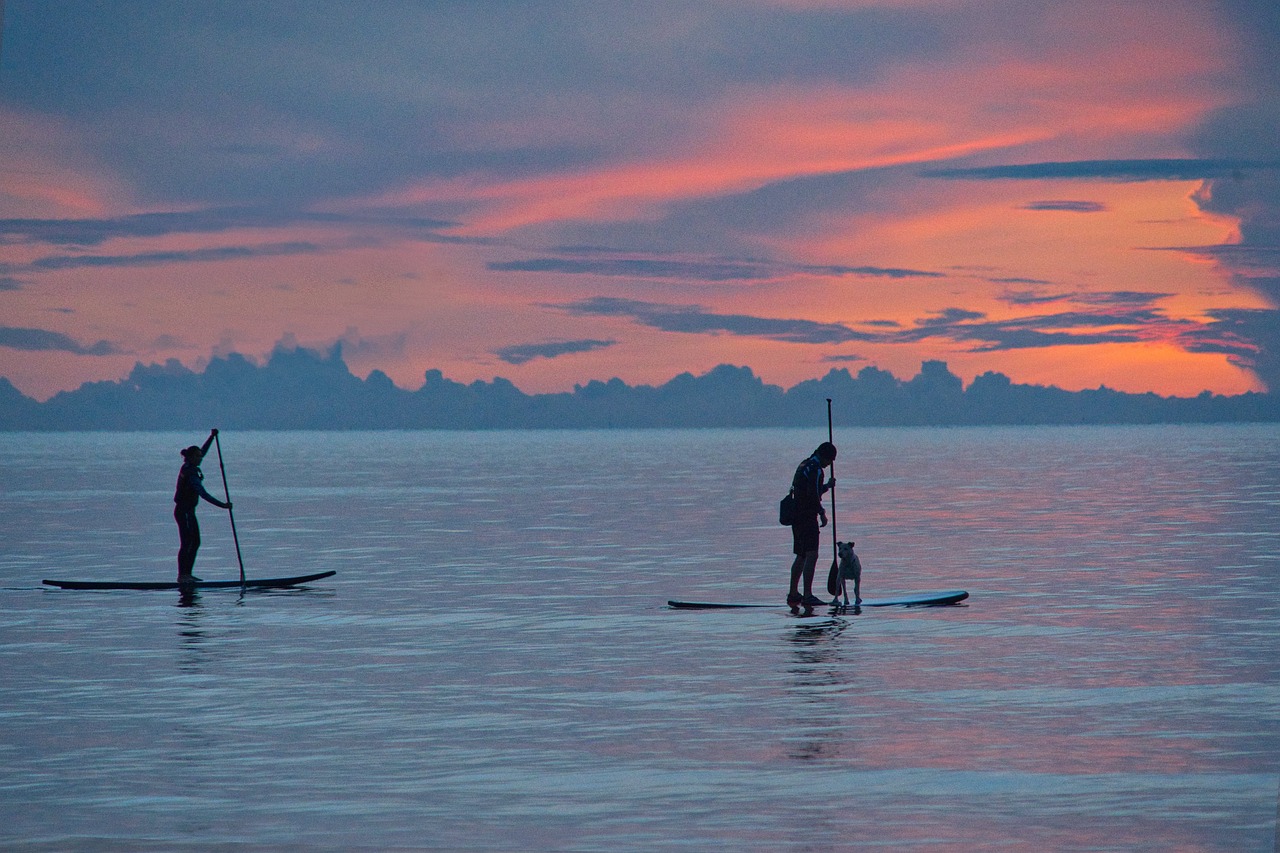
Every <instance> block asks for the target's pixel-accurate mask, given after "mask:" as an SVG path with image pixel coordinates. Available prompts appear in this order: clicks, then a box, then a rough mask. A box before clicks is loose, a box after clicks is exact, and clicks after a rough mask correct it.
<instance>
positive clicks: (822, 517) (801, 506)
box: [787, 441, 836, 607]
mask: <svg viewBox="0 0 1280 853" xmlns="http://www.w3.org/2000/svg"><path fill="white" fill-rule="evenodd" d="M835 460H836V446H835V445H834V444H832V443H831V442H830V441H824V442H822V444H820V445H818V448H817V449H816V450H814V451H813V454H812V455H811V456H810V457H809V458H808V459H806V460H804V461H803V462H801V463H800V465H799V466H798V467H797V468H796V473H795V476H794V477H792V479H791V494H792V495H793V496H794V498H795V511H794V515H793V516H792V520H791V539H792V548H791V551H792V553H794V554H795V555H796V558H795V561H794V562H792V564H791V590H790V591H789V592H788V593H787V604H789V605H791V606H792V607H796V606H804V607H820V606H822V605H823V604H826V603H827V602H825V601H823V600H822V599H820V598H818V597H817V596H816V595H814V594H813V576H814V572H815V570H816V569H817V565H818V551H819V549H820V547H821V534H820V533H819V529H820V528H822V527H826V526H827V511H826V509H824V508H823V506H822V496H823V495H824V494H826V493H827V492H828V491H830V490H831V488H832V487H833V486H835V484H836V480H835V477H832V478H831V479H830V480H827V479H825V472H824V469H825V468H828V467H830V465H831V463H833V462H835ZM802 582H803V587H802V586H801V583H802Z"/></svg>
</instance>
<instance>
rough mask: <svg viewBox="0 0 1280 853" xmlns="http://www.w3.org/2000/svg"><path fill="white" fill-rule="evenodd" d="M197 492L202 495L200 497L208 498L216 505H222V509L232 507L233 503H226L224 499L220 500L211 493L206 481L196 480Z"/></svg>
mask: <svg viewBox="0 0 1280 853" xmlns="http://www.w3.org/2000/svg"><path fill="white" fill-rule="evenodd" d="M196 492H197V493H198V494H199V495H200V497H202V498H204V499H205V500H207V501H208V502H209V503H211V504H213V505H214V506H216V507H221V508H222V509H231V504H229V503H224V502H223V501H220V500H218V499H217V498H215V497H214V496H213V495H211V494H209V492H208V491H207V490H206V489H205V487H204V483H202V482H200V481H199V480H197V481H196Z"/></svg>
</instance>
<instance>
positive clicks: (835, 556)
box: [827, 397, 849, 604]
mask: <svg viewBox="0 0 1280 853" xmlns="http://www.w3.org/2000/svg"><path fill="white" fill-rule="evenodd" d="M827 441H829V442H831V444H832V445H833V446H834V445H835V443H836V442H835V431H834V429H833V428H832V425H831V398H830V397H828V398H827ZM835 478H836V463H835V460H834V459H833V460H831V479H832V480H833V481H834V480H835ZM827 592H828V593H830V594H831V595H840V594H841V593H843V594H844V603H845V604H848V603H849V593H848V592H847V591H845V588H844V580H843V579H842V578H841V577H840V546H839V544H838V543H837V542H836V487H835V486H834V485H832V487H831V571H830V572H828V573H827Z"/></svg>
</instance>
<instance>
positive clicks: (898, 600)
mask: <svg viewBox="0 0 1280 853" xmlns="http://www.w3.org/2000/svg"><path fill="white" fill-rule="evenodd" d="M968 597H969V593H967V592H965V591H964V590H962V589H952V590H947V591H946V592H909V593H902V594H901V595H894V596H891V597H888V598H864V599H862V604H860V605H858V606H860V607H932V606H936V605H939V604H955V603H957V602H960V601H964V600H965V599H966V598H968ZM833 604H834V602H823V604H822V606H823V607H831V606H832V605H833ZM667 606H668V607H672V608H674V609H676V610H732V609H738V608H745V607H773V608H778V607H786V606H787V605H786V604H784V603H782V602H778V603H777V604H713V603H710V602H705V601H668V602H667ZM839 606H841V607H843V606H844V605H842V604H841V605H839ZM849 606H850V607H853V606H854V605H853V602H852V601H850V602H849Z"/></svg>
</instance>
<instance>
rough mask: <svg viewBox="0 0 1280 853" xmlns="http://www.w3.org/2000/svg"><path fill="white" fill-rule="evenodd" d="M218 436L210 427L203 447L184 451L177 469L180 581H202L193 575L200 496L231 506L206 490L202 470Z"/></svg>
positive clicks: (175, 510) (175, 515) (175, 496)
mask: <svg viewBox="0 0 1280 853" xmlns="http://www.w3.org/2000/svg"><path fill="white" fill-rule="evenodd" d="M217 437H218V431H217V430H216V429H215V430H211V431H210V432H209V438H208V439H207V440H206V441H205V443H204V446H203V447H196V446H195V445H194V444H193V445H192V446H190V447H188V448H186V449H184V450H182V451H181V453H182V459H183V462H182V469H181V470H180V471H178V484H177V486H176V487H175V489H174V492H173V503H174V507H173V520H174V521H176V522H178V543H179V544H178V583H193V582H195V581H198V580H200V578H198V577H196V576H195V575H194V574H192V570H193V569H194V568H195V565H196V552H197V551H199V550H200V524H199V522H197V521H196V506H198V505H199V503H200V499H201V498H204V499H205V500H207V501H208V502H209V503H211V504H213V505H214V506H216V507H221V508H222V509H228V510H229V509H231V502H230V501H225V502H224V501H220V500H218V499H217V498H215V497H214V496H213V495H211V494H209V493H208V492H207V491H205V488H204V472H203V471H201V470H200V462H201V460H203V459H204V455H205V453H207V452H208V451H209V445H211V444H213V442H214V440H215V439H216V438H217Z"/></svg>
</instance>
